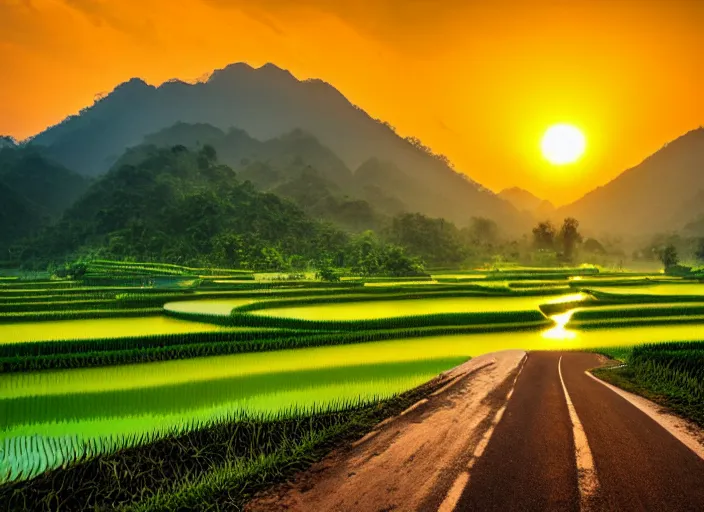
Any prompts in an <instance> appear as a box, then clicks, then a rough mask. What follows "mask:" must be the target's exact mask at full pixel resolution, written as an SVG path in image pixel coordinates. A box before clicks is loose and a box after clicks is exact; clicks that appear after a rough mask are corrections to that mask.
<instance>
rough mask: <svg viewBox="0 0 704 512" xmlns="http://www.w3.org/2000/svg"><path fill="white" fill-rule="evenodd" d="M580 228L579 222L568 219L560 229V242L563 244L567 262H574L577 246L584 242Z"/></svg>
mask: <svg viewBox="0 0 704 512" xmlns="http://www.w3.org/2000/svg"><path fill="white" fill-rule="evenodd" d="M578 228H579V221H578V220H577V219H574V218H572V217H568V218H566V219H565V220H564V222H563V224H562V227H561V228H560V234H559V240H560V242H561V244H562V255H563V258H564V259H565V260H566V261H572V259H573V257H574V253H575V250H576V248H577V244H579V243H580V242H581V241H582V235H580V234H579V231H578Z"/></svg>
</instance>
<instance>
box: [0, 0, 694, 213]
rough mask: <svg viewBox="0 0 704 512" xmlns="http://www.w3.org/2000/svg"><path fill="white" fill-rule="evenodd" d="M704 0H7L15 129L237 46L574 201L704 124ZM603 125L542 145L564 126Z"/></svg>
mask: <svg viewBox="0 0 704 512" xmlns="http://www.w3.org/2000/svg"><path fill="white" fill-rule="evenodd" d="M702 27H704V1H700V0H591V1H579V0H540V1H533V2H528V1H524V0H492V1H478V0H476V1H467V0H443V1H442V2H435V1H429V0H376V1H372V2H364V1H362V0H303V1H298V2H291V1H289V0H254V1H245V0H179V1H174V0H139V1H133V0H119V1H118V0H0V69H1V70H2V78H1V79H0V134H9V135H13V136H15V137H17V138H24V137H27V136H29V135H32V134H35V133H37V132H39V131H41V130H42V129H43V128H45V127H46V126H47V125H51V124H54V123H56V122H58V121H60V120H61V119H63V118H64V117H65V116H67V115H69V114H72V113H75V112H76V111H78V110H79V109H81V108H83V107H85V106H87V105H89V104H91V103H92V101H93V97H94V95H95V94H96V93H99V92H106V91H110V90H111V89H112V88H114V86H115V85H117V84H118V83H119V82H122V81H124V80H126V79H129V78H130V77H132V76H140V77H142V78H144V79H145V80H146V81H148V82H150V83H153V84H158V83H161V82H163V81H164V80H167V79H169V78H174V77H178V78H182V79H193V78H197V77H199V76H201V75H203V74H204V73H207V72H209V71H211V70H212V69H214V68H219V67H223V66H225V65H226V64H228V63H231V62H238V61H246V62H248V63H250V64H251V65H253V66H259V65H261V64H264V63H266V62H268V61H271V62H274V63H276V64H277V65H279V66H281V67H284V68H287V69H289V70H290V71H291V72H292V73H293V74H294V75H296V76H297V77H299V78H309V77H318V78H322V79H324V80H326V81H328V82H330V83H331V84H333V85H334V86H335V87H337V88H338V89H339V90H340V91H341V92H342V93H343V94H345V95H346V96H347V97H348V98H349V99H350V100H351V101H352V102H353V103H355V104H358V105H360V106H361V107H363V108H364V109H365V110H367V111H368V112H369V113H370V114H371V115H372V116H373V117H378V118H381V119H384V120H387V121H389V122H390V123H391V124H393V125H394V126H396V127H397V129H398V131H399V133H400V134H401V135H404V136H405V135H414V136H417V137H419V138H421V139H422V140H423V141H424V142H425V143H426V144H427V145H429V146H431V147H432V148H433V149H434V150H436V151H438V152H441V153H445V154H447V155H448V156H449V157H450V158H451V160H452V161H453V162H455V164H456V167H457V168H458V169H459V170H461V171H464V172H466V173H468V174H469V175H470V176H472V177H473V178H474V179H476V180H477V181H479V182H481V183H483V184H484V185H486V186H487V187H489V188H491V189H493V190H496V191H498V190H500V189H501V188H504V187H507V186H512V185H518V186H521V187H524V188H527V189H528V190H530V191H532V192H534V193H536V194H537V195H540V196H542V197H545V198H548V199H550V200H552V201H554V202H555V203H557V204H561V203H564V202H569V201H571V200H573V199H576V198H577V197H579V196H581V195H582V194H584V193H585V192H587V191H589V190H590V189H592V188H594V187H595V186H598V185H601V184H603V183H605V182H607V181H609V180H610V179H612V178H613V177H614V176H616V175H617V174H618V173H619V172H620V171H622V170H624V169H625V168H627V167H629V166H632V165H635V164H637V163H638V162H640V161H641V160H642V159H643V158H644V157H646V156H647V155H649V154H650V153H652V152H654V151H656V150H657V149H659V148H660V147H661V146H662V145H663V144H664V143H665V142H667V141H669V140H671V139H673V138H675V137H677V136H679V135H681V134H683V133H684V132H686V131H688V130H690V129H693V128H695V127H698V126H700V125H703V124H704V30H702ZM555 122H569V123H573V124H575V125H577V126H579V127H581V128H582V129H583V130H584V132H585V134H586V137H587V143H588V147H587V154H586V155H585V157H584V158H583V159H582V160H581V161H580V162H579V163H577V164H574V165H571V166H567V167H552V166H551V165H550V164H548V163H547V162H545V161H544V160H543V159H542V157H541V156H540V154H539V141H540V137H541V135H542V133H543V131H544V130H545V128H547V126H548V125H550V124H551V123H555Z"/></svg>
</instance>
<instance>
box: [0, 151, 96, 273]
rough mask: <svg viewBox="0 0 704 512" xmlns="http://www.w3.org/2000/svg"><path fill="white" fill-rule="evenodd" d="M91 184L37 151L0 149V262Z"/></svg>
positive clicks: (53, 218)
mask: <svg viewBox="0 0 704 512" xmlns="http://www.w3.org/2000/svg"><path fill="white" fill-rule="evenodd" d="M87 187H88V180H86V179H85V178H84V177H82V176H79V175H78V174H76V173H74V172H71V171H69V170H68V169H66V168H65V167H63V166H62V165H60V164H57V163H56V162H52V161H50V160H48V159H47V158H45V157H44V156H43V155H41V154H40V153H39V152H38V151H37V150H35V149H34V148H22V147H16V146H6V147H4V148H2V149H0V226H2V229H0V260H5V258H6V251H7V249H8V247H9V246H10V245H11V244H12V243H13V242H15V241H16V240H19V239H20V238H23V237H25V236H27V235H30V234H31V233H33V232H35V231H37V230H38V229H39V228H41V227H42V226H44V225H47V224H49V223H50V222H52V221H53V220H55V219H57V218H58V217H59V216H60V215H61V213H62V212H63V211H64V210H65V209H66V208H68V207H69V206H70V205H71V204H72V203H73V202H74V201H75V200H76V199H77V198H78V197H79V196H80V195H81V194H82V193H83V192H84V191H85V190H86V188H87Z"/></svg>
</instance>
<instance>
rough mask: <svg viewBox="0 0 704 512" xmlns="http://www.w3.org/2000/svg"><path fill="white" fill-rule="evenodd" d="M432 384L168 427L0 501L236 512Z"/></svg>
mask: <svg viewBox="0 0 704 512" xmlns="http://www.w3.org/2000/svg"><path fill="white" fill-rule="evenodd" d="M435 388H436V386H433V385H429V386H423V387H422V388H420V389H414V390H411V391H409V392H406V393H403V394H401V395H399V396H396V397H392V398H390V399H388V400H386V401H384V402H379V401H378V400H370V401H369V402H368V404H369V405H365V404H364V403H349V404H347V405H346V406H343V407H341V408H340V409H339V410H337V411H327V410H325V409H323V410H319V411H317V412H314V413H308V414H300V411H294V412H296V414H293V415H290V416H293V417H290V416H289V417H286V415H279V416H276V415H272V416H269V417H268V418H262V417H248V416H239V417H232V418H228V420H227V421H221V422H218V423H215V424H210V425H201V426H199V428H196V429H192V430H189V431H184V432H174V433H172V434H169V435H167V436H166V437H164V438H162V439H159V440H156V441H155V442H152V443H148V444H144V445H140V446H135V447H132V448H126V449H122V450H120V451H118V452H116V453H112V454H110V455H98V456H97V457H94V458H92V459H90V460H88V461H85V462H83V463H79V464H75V465H71V466H69V467H68V468H66V469H55V470H53V471H49V472H47V473H45V474H43V475H41V476H39V477H37V478H34V479H32V480H28V481H27V480H23V481H19V482H14V483H10V484H5V485H0V502H2V503H3V504H4V506H5V507H7V508H8V509H10V510H13V509H17V508H19V509H22V508H30V509H31V510H41V511H53V510H57V509H59V508H61V509H62V510H86V509H100V510H105V509H112V508H120V507H127V509H134V510H195V509H198V510H210V509H212V510H222V509H235V510H237V509H239V508H240V507H241V506H242V505H243V504H244V502H245V501H246V500H247V499H248V497H249V496H251V495H253V494H254V493H255V492H256V491H258V490H260V489H261V488H263V487H265V486H267V485H269V484H271V483H272V482H275V481H281V480H284V479H285V478H287V477H289V476H291V475H292V474H293V473H294V472H296V471H298V470H300V469H303V468H305V467H306V466H308V465H309V464H310V463H311V462H313V461H314V460H316V459H319V458H321V457H322V456H324V455H325V454H326V453H327V452H328V451H329V450H330V449H331V448H332V447H334V446H336V445H339V444H340V443H344V442H346V441H351V440H353V439H355V438H359V437H361V436H362V435H363V434H365V433H366V432H368V431H369V430H370V429H371V428H372V427H373V426H374V425H376V424H377V423H378V422H379V421H380V420H382V419H384V418H387V417H389V416H393V415H395V414H398V413H400V412H401V411H403V410H404V409H406V408H407V407H408V406H409V405H411V404H412V403H415V402H416V401H417V400H419V399H420V398H422V397H423V396H425V395H427V394H428V393H430V392H432V391H433V390H434V389H435ZM59 504H61V507H59Z"/></svg>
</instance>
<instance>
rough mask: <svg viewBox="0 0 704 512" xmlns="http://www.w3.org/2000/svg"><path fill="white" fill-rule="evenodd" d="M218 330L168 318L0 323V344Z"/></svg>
mask: <svg viewBox="0 0 704 512" xmlns="http://www.w3.org/2000/svg"><path fill="white" fill-rule="evenodd" d="M218 330H223V327H220V326H217V325H212V324H206V323H200V322H186V321H183V320H178V319H175V318H170V317H166V316H156V317H145V318H101V319H95V320H61V321H58V322H37V323H31V322H30V323H25V322H23V323H8V324H2V323H0V344H2V343H18V342H32V341H48V340H75V339H93V338H96V339H100V338H120V337H129V336H149V335H154V334H176V333H187V332H209V331H218Z"/></svg>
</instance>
